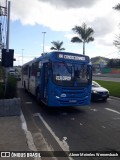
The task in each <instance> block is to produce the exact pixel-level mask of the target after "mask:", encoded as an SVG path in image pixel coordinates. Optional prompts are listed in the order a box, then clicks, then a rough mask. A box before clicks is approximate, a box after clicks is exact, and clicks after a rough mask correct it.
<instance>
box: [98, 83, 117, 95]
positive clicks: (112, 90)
mask: <svg viewBox="0 0 120 160" xmlns="http://www.w3.org/2000/svg"><path fill="white" fill-rule="evenodd" d="M95 81H96V82H98V83H99V84H100V85H101V86H102V87H105V88H106V89H108V90H109V92H110V96H114V97H119V98H120V82H111V81H102V80H95Z"/></svg>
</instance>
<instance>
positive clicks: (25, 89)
mask: <svg viewBox="0 0 120 160" xmlns="http://www.w3.org/2000/svg"><path fill="white" fill-rule="evenodd" d="M24 90H25V91H27V89H26V83H25V81H24Z"/></svg>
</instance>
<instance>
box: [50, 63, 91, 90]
mask: <svg viewBox="0 0 120 160" xmlns="http://www.w3.org/2000/svg"><path fill="white" fill-rule="evenodd" d="M52 70H53V81H54V83H56V84H57V85H62V86H71V87H75V86H76V87H81V86H85V85H87V84H88V83H90V82H91V66H89V65H83V64H79V65H78V64H72V63H65V62H54V63H53V65H52Z"/></svg>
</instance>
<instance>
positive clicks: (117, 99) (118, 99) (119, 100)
mask: <svg viewBox="0 0 120 160" xmlns="http://www.w3.org/2000/svg"><path fill="white" fill-rule="evenodd" d="M110 98H112V99H116V100H119V101H120V98H118V97H114V96H110Z"/></svg>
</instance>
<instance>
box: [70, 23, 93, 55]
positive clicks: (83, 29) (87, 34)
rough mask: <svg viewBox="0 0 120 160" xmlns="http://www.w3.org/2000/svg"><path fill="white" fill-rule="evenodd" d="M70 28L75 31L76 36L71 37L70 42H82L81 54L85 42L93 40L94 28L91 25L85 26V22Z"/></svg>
mask: <svg viewBox="0 0 120 160" xmlns="http://www.w3.org/2000/svg"><path fill="white" fill-rule="evenodd" d="M72 30H73V31H74V32H75V33H77V35H78V36H77V37H73V38H72V39H71V42H73V43H74V42H77V43H83V55H85V43H89V42H92V41H94V38H93V37H92V35H93V33H94V30H93V29H92V28H91V27H88V28H87V25H86V24H85V23H83V24H82V26H75V27H74V28H72Z"/></svg>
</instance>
